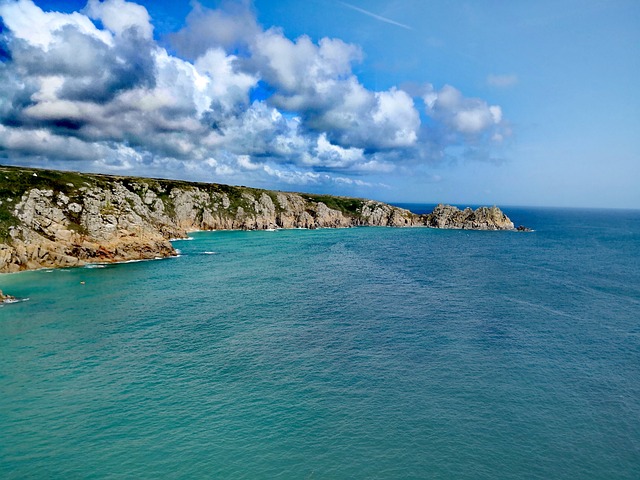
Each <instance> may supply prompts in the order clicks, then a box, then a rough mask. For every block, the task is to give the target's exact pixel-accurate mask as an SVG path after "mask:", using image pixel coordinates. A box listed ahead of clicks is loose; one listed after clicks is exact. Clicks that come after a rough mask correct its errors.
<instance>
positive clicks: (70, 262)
mask: <svg viewBox="0 0 640 480" xmlns="http://www.w3.org/2000/svg"><path fill="white" fill-rule="evenodd" d="M356 226H392V227H412V226H427V227H434V228H461V229H475V230H514V225H513V223H512V222H511V220H509V218H508V217H507V216H506V215H505V214H504V213H503V212H502V211H501V210H500V209H499V208H497V207H491V208H487V207H480V208H478V209H477V210H475V211H474V210H471V209H470V208H467V209H465V210H459V209H458V208H456V207H452V206H449V205H438V206H437V207H436V208H435V209H434V211H433V212H431V213H429V214H426V215H416V214H414V213H412V212H410V211H409V210H405V209H402V208H398V207H394V206H391V205H388V204H386V203H382V202H377V201H373V200H365V199H359V198H349V197H337V196H330V195H316V194H305V193H290V192H280V191H269V190H261V189H256V188H249V187H237V186H229V185H222V184H212V183H195V182H185V181H178V180H164V179H150V178H136V177H122V176H109V175H97V174H85V173H77V172H62V171H53V170H40V169H29V168H17V167H6V166H0V273H2V272H16V271H20V270H31V269H37V268H53V267H71V266H81V265H84V264H87V263H94V262H118V261H127V260H140V259H153V258H158V257H160V258H162V257H168V256H172V255H175V254H176V251H175V249H174V248H173V246H172V245H171V242H170V241H169V240H170V239H174V238H184V237H186V236H187V232H189V231H195V230H231V229H245V230H261V229H262V230H266V229H274V228H309V229H313V228H340V227H356Z"/></svg>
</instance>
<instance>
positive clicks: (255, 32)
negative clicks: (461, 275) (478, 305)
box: [0, 0, 640, 208]
mask: <svg viewBox="0 0 640 480" xmlns="http://www.w3.org/2000/svg"><path fill="white" fill-rule="evenodd" d="M74 12H75V13H74ZM0 17H2V24H3V32H2V38H1V39H0V48H2V51H3V52H4V53H3V54H2V55H1V56H0V58H1V59H2V63H1V64H0V77H2V78H0V80H2V83H3V84H4V85H7V86H6V87H5V88H4V89H3V90H2V91H0V162H2V163H7V164H15V165H31V166H41V167H50V168H64V169H74V170H84V171H98V172H104V173H118V174H132V175H148V176H159V177H171V178H185V179H191V180H202V181H214V182H221V183H231V184H243V185H252V186H257V187H264V188H277V189H283V190H296V191H315V192H327V193H335V194H342V195H357V196H364V197H370V198H376V199H380V200H386V201H409V202H425V203H430V202H439V201H444V202H450V203H456V204H467V203H470V204H479V203H483V204H486V203H488V204H500V205H544V206H584V207H597V206H602V207H621V208H640V95H639V94H638V92H637V89H638V85H640V28H639V26H640V3H638V2H636V1H622V0H621V1H595V0H586V1H572V0H565V1H561V2H557V1H553V2H552V1H538V2H524V1H514V2H504V1H478V2H457V1H456V2H453V1H440V2H425V1H423V0H405V1H378V0H370V1H367V2H364V1H356V0H352V1H348V2H346V1H338V0H309V1H306V2H300V1H290V0H280V1H273V0H255V1H254V2H248V1H233V2H220V1H213V0H202V1H200V3H195V2H192V3H190V2H159V1H149V0H145V1H138V2H126V1H125V0H107V1H104V2H100V1H97V0H91V1H89V2H88V3H87V2H85V1H67V2H64V1H35V2H32V1H31V0H20V1H17V0H0Z"/></svg>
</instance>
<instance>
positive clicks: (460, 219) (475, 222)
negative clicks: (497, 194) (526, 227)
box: [423, 204, 514, 230]
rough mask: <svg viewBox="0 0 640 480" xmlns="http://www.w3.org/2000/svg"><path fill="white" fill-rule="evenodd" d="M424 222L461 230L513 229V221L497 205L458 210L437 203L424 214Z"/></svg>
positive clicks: (429, 224)
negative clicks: (430, 210) (431, 210)
mask: <svg viewBox="0 0 640 480" xmlns="http://www.w3.org/2000/svg"><path fill="white" fill-rule="evenodd" d="M423 218H424V224H425V225H426V226H428V227H433V228H457V229H463V230H513V229H514V227H513V222H512V221H511V220H509V217H507V216H506V215H505V214H504V213H503V212H502V210H500V209H499V208H498V207H495V206H494V207H490V208H489V207H480V208H478V209H477V210H472V209H471V208H465V209H464V210H460V209H458V208H456V207H452V206H451V205H443V204H439V205H438V206H437V207H436V208H434V209H433V212H431V213H429V214H427V215H424V217H423Z"/></svg>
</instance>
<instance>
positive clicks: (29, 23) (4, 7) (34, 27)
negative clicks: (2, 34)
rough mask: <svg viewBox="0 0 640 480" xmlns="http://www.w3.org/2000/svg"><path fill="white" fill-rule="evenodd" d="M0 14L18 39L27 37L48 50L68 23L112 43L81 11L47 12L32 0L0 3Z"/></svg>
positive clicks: (34, 43)
mask: <svg viewBox="0 0 640 480" xmlns="http://www.w3.org/2000/svg"><path fill="white" fill-rule="evenodd" d="M0 17H2V19H3V21H4V23H5V25H6V26H7V27H8V28H9V29H10V30H11V32H12V33H13V35H14V36H15V37H16V38H20V39H22V40H26V41H27V42H28V43H29V44H31V45H34V46H38V47H40V48H42V49H44V50H45V51H46V50H47V49H48V48H49V46H50V45H51V43H52V42H53V41H54V33H55V32H57V31H59V30H60V29H62V28H63V27H65V26H68V25H71V26H73V27H75V28H77V29H78V31H79V32H81V33H83V34H86V35H91V36H94V37H96V38H97V39H99V40H101V41H102V42H104V43H107V44H109V43H111V34H110V33H109V32H105V31H103V30H99V29H97V28H96V27H95V25H94V24H93V22H91V20H89V18H87V17H85V16H84V15H82V14H81V13H78V12H74V13H70V14H66V13H59V12H44V11H43V10H42V9H41V8H40V7H38V6H37V5H35V4H34V3H33V1H31V0H18V1H16V2H4V3H2V4H0Z"/></svg>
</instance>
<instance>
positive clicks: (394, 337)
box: [0, 209, 640, 479]
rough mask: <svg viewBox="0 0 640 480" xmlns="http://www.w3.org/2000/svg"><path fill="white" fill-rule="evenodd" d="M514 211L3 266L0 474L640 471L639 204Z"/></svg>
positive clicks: (199, 236)
mask: <svg viewBox="0 0 640 480" xmlns="http://www.w3.org/2000/svg"><path fill="white" fill-rule="evenodd" d="M507 213H508V214H509V215H510V216H511V218H512V219H513V220H514V222H516V223H518V224H519V223H523V224H525V225H528V226H531V227H533V228H535V229H536V231H535V232H533V233H514V232H465V231H440V230H431V229H422V228H415V229H392V228H358V229H344V230H317V231H307V230H290V231H278V232H208V233H204V232H203V233H195V234H193V235H192V236H193V240H191V241H179V242H176V243H175V245H176V247H177V248H179V249H180V250H181V251H182V256H181V257H179V258H173V259H166V260H158V261H151V262H140V263H130V264H122V265H115V266H108V267H106V268H92V269H90V268H80V269H68V270H57V271H38V272H29V273H22V274H16V275H4V276H0V289H2V290H4V291H5V292H7V293H11V294H13V295H16V296H20V297H28V298H29V300H28V301H25V302H22V303H17V304H12V305H5V306H4V307H1V308H0V477H1V478H54V479H56V478H60V479H63V478H64V479H68V478H185V479H186V478H283V479H288V478H291V479H298V478H310V479H313V478H318V479H325V478H329V479H333V478H380V479H394V478H398V479H410V478H461V479H465V478H469V479H477V478H540V479H548V478H586V479H591V478H593V479H596V478H606V479H610V478H628V479H637V478H640V212H624V211H619V212H604V211H579V210H552V209H549V210H534V209H512V210H508V209H507ZM205 252H208V253H205ZM80 282H85V284H84V285H82V284H81V283H80Z"/></svg>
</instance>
